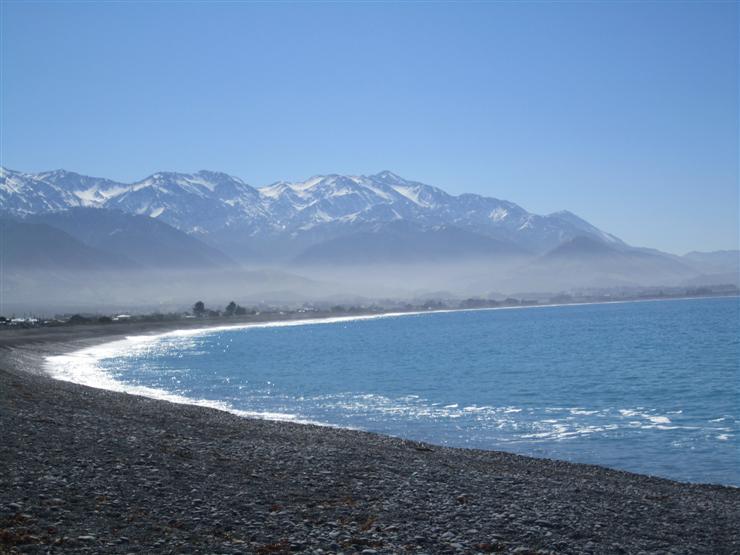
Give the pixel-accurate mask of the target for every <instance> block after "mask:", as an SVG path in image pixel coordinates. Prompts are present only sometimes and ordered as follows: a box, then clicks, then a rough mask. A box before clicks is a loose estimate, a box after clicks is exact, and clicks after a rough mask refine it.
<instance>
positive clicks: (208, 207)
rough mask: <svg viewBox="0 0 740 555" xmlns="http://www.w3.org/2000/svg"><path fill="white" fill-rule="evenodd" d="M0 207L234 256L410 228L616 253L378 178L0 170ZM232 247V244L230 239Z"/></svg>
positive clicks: (550, 223)
mask: <svg viewBox="0 0 740 555" xmlns="http://www.w3.org/2000/svg"><path fill="white" fill-rule="evenodd" d="M0 207H2V210H3V211H5V212H7V213H10V214H12V215H15V216H27V215H30V214H39V213H43V212H54V211H61V210H67V209H70V208H75V207H93V208H107V209H116V210H121V211H123V212H127V213H130V214H136V215H145V216H149V217H151V218H157V219H160V220H162V221H164V222H166V223H168V224H170V225H172V226H173V227H175V228H177V229H179V230H181V231H184V232H186V233H189V234H193V235H196V236H200V237H202V238H207V241H208V242H210V243H211V244H212V245H214V246H217V247H218V243H219V240H218V237H219V234H230V235H238V236H239V237H241V238H242V240H241V241H237V242H236V244H235V245H234V247H233V249H234V252H228V251H227V254H229V255H232V256H234V255H235V254H236V255H237V257H238V251H239V250H240V249H243V250H244V251H246V252H252V251H253V248H252V247H253V245H252V243H254V242H255V241H260V240H265V239H267V240H270V239H274V238H278V237H281V236H283V237H286V236H287V237H293V238H296V237H299V236H304V238H305V237H308V236H310V237H311V238H310V239H307V242H308V243H310V244H318V243H320V242H323V241H327V240H332V239H336V238H337V237H339V236H342V235H346V234H348V233H353V232H357V231H358V229H359V227H361V226H363V225H366V224H388V223H390V222H394V221H400V220H405V221H410V222H413V223H414V224H416V225H419V226H422V227H425V228H428V229H434V228H435V227H439V226H442V225H446V226H454V227H456V228H460V229H463V230H465V231H468V232H473V233H476V234H479V235H484V236H487V237H490V238H493V239H496V240H498V241H503V242H510V243H513V244H515V245H516V246H518V247H519V248H523V249H525V250H528V251H531V252H535V253H544V252H547V251H548V250H551V249H552V248H554V247H556V246H557V245H559V244H561V243H562V242H564V241H567V240H569V239H572V238H574V237H576V236H580V235H587V236H594V237H597V238H598V239H599V240H601V241H605V242H608V243H613V244H616V245H623V246H626V244H625V243H624V242H623V241H622V240H621V239H619V238H617V237H615V236H614V235H612V234H609V233H607V232H605V231H602V230H600V229H599V228H597V227H596V226H594V225H592V224H590V223H589V222H586V221H585V220H583V219H582V218H580V217H578V216H576V215H575V214H572V213H571V212H567V211H561V212H555V213H552V214H549V215H538V214H534V213H531V212H528V211H527V210H525V209H524V208H522V207H521V206H519V205H517V204H515V203H513V202H510V201H506V200H501V199H498V198H494V197H486V196H482V195H477V194H473V193H464V194H460V195H457V196H456V195H451V194H449V193H447V192H445V191H443V190H442V189H440V188H437V187H434V186H432V185H427V184H424V183H421V182H418V181H413V180H407V179H404V178H402V177H400V176H398V175H397V174H395V173H393V172H391V171H389V170H383V171H381V172H379V173H377V174H374V175H340V174H327V175H316V176H313V177H311V178H309V179H307V180H304V181H293V182H289V181H278V182H275V183H273V184H271V185H267V186H265V187H260V188H255V187H252V186H250V185H248V184H247V183H246V182H245V181H243V180H242V179H240V178H238V177H234V176H231V175H228V174H225V173H221V172H215V171H209V170H200V171H198V172H196V173H190V174H189V173H179V172H157V173H154V174H152V175H150V176H148V177H146V178H144V179H141V180H139V181H135V182H133V183H121V182H116V181H113V180H110V179H107V178H101V177H91V176H85V175H82V174H79V173H75V172H70V171H67V170H54V171H50V172H39V173H23V172H17V171H13V170H9V169H7V168H0ZM231 239H233V237H231Z"/></svg>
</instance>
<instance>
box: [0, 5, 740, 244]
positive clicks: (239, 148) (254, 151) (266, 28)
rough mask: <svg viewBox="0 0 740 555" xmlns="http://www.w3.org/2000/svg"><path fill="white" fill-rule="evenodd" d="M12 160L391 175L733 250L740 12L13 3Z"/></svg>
mask: <svg viewBox="0 0 740 555" xmlns="http://www.w3.org/2000/svg"><path fill="white" fill-rule="evenodd" d="M0 92H1V94H2V97H1V98H0V100H1V102H0V109H1V114H0V115H1V116H2V129H1V135H2V149H1V153H0V154H1V158H2V160H0V162H1V163H2V164H3V165H4V166H7V167H9V168H12V169H18V170H23V171H39V170H47V169H55V168H66V169H70V170H74V171H78V172H81V173H86V174H91V175H100V176H106V177H111V178H114V179H118V180H124V181H133V180H136V179H140V178H142V177H144V176H146V175H148V174H150V173H152V172H154V171H157V170H176V171H192V170H198V169H203V168H207V169H214V170H222V171H225V172H228V173H231V174H235V175H238V176H240V177H242V178H243V179H245V180H246V181H247V182H248V183H250V184H252V185H255V186H262V185H265V184H268V183H270V182H273V181H275V180H278V179H302V178H306V177H309V176H311V175H314V174H319V173H329V172H338V173H353V174H354V173H375V172H377V171H380V170H383V169H390V170H392V171H395V172H396V173H398V174H400V175H402V176H404V177H407V178H412V179H417V180H420V181H424V182H426V183H430V184H433V185H438V186H440V187H442V188H444V189H446V190H447V191H449V192H452V193H462V192H476V193H481V194H485V195H491V196H496V197H499V198H504V199H507V200H511V201H514V202H517V203H519V204H521V205H522V206H524V207H525V208H527V209H529V210H532V211H534V212H538V213H549V212H552V211H555V210H560V209H569V210H572V211H573V212H576V213H577V214H579V215H581V216H582V217H584V218H586V219H588V220H589V221H591V222H592V223H594V224H595V225H597V226H599V227H601V228H603V229H605V230H607V231H609V232H612V233H615V234H616V235H618V236H620V237H622V238H623V239H625V240H626V241H628V242H630V243H633V244H636V245H646V246H651V247H657V248H661V249H664V250H668V251H671V252H679V253H683V252H685V251H688V250H692V249H701V250H713V249H720V248H737V246H738V4H736V3H734V2H724V3H711V2H685V3H682V2H653V3H650V2H647V3H643V2H614V3H606V2H598V3H597V2H594V3H589V2H579V3H572V4H568V3H562V2H553V3H513V2H512V3H472V4H462V3H446V4H445V3H434V4H426V3H413V4H392V3H367V4H359V5H358V4H346V3H310V4H291V3H280V4H268V3H249V4H248V3H223V4H213V3H164V2H163V3H126V2H118V3H74V2H48V3H47V2H8V1H3V2H2V87H1V90H0Z"/></svg>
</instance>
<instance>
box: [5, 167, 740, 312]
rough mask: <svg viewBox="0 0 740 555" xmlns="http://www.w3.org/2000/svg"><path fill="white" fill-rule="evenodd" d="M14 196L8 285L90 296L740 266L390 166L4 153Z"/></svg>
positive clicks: (451, 290)
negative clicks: (103, 163)
mask: <svg viewBox="0 0 740 555" xmlns="http://www.w3.org/2000/svg"><path fill="white" fill-rule="evenodd" d="M0 212H1V213H2V217H3V232H4V237H3V241H4V247H3V249H4V276H5V279H4V280H3V281H4V284H3V287H4V289H7V290H8V291H10V292H11V293H12V294H13V295H16V297H17V298H20V297H24V296H30V297H34V298H36V299H40V298H46V297H48V296H49V295H48V294H44V295H39V294H38V293H39V292H40V291H44V292H53V295H56V296H57V297H58V296H59V295H62V296H63V295H64V291H65V290H66V289H65V288H66V287H68V286H69V285H70V284H74V283H77V284H79V285H80V286H82V285H83V284H84V287H80V288H79V289H80V290H83V289H84V291H85V294H86V295H88V294H89V292H90V291H91V290H92V291H98V292H97V293H93V294H92V296H91V297H90V299H89V300H90V302H103V300H104V299H105V298H106V297H108V298H113V297H116V298H117V297H119V296H121V295H123V296H130V298H134V299H136V300H137V302H141V303H145V302H146V300H145V297H146V295H147V294H148V295H151V296H154V297H162V294H161V292H158V291H159V284H160V283H161V282H166V283H167V284H168V286H167V287H166V290H167V294H166V295H165V297H166V298H167V300H168V301H169V302H173V303H176V302H178V300H179V299H180V298H181V297H182V298H183V299H185V298H189V296H193V295H195V296H197V294H196V293H195V291H197V290H198V288H200V289H201V290H203V291H206V290H209V289H210V290H212V291H213V293H214V294H219V293H220V294H222V295H226V296H234V297H237V296H238V295H239V294H240V293H242V292H243V294H244V295H245V296H247V297H250V296H251V298H258V297H260V296H262V297H264V296H265V295H267V296H270V295H272V296H273V297H274V298H278V297H280V296H282V297H283V298H285V299H289V298H290V299H299V298H328V297H331V296H332V295H363V296H368V297H377V296H394V295H395V296H403V295H412V294H413V295H419V294H422V295H423V294H433V293H438V294H441V293H444V294H452V295H489V294H495V293H511V292H523V291H524V292H526V291H561V290H568V289H573V288H584V287H587V288H597V287H631V286H645V285H666V286H667V285H677V284H687V283H693V284H697V285H701V284H702V283H706V284H717V283H737V273H738V255H737V251H726V252H724V253H689V254H688V255H686V256H683V257H680V256H675V255H672V254H668V253H663V252H659V251H656V250H651V249H646V248H637V247H634V246H630V245H627V244H626V243H625V242H624V241H622V240H621V239H619V238H618V237H615V236H614V235H612V234H610V233H608V232H607V231H604V230H601V229H599V228H598V227H596V226H595V225H593V224H591V223H589V222H586V221H585V220H583V219H581V218H579V217H578V216H577V215H575V214H573V213H571V212H568V211H562V212H556V213H553V214H549V215H537V214H533V213H530V212H528V211H527V210H525V209H524V208H522V207H520V206H518V205H517V204H515V203H513V202H510V201H508V200H500V199H496V198H491V197H484V196H480V195H475V194H462V195H458V196H454V195H450V194H448V193H446V192H444V191H443V190H441V189H439V188H436V187H433V186H430V185H426V184H423V183H419V182H416V181H411V180H407V179H404V178H402V177H400V176H398V175H396V174H394V173H392V172H389V171H383V172H380V173H377V174H374V175H368V176H345V175H333V174H332V175H324V176H314V177H312V178H310V179H307V180H305V181H300V182H284V181H281V182H277V183H274V184H272V185H270V186H267V187H262V188H254V187H251V186H250V185H248V184H247V183H245V182H244V181H242V180H241V179H239V178H236V177H233V176H230V175H227V174H224V173H219V172H212V171H200V172H197V173H194V174H185V173H174V172H161V173H156V174H154V175H151V176H149V177H147V178H145V179H142V180H140V181H137V182H135V183H119V182H115V181H113V180H109V179H105V178H97V177H90V176H84V175H80V174H77V173H73V172H69V171H65V170H56V171H50V172H42V173H35V174H32V173H23V172H18V171H13V170H9V169H4V168H3V169H0ZM101 276H104V278H101ZM165 276H167V277H165ZM172 276H174V277H172ZM298 276H301V277H298ZM101 284H105V286H104V287H103V286H102V285H101ZM34 290H36V293H34ZM229 290H230V291H229ZM19 296H20V297H19ZM7 297H8V294H7V293H6V298H7Z"/></svg>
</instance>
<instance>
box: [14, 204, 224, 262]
mask: <svg viewBox="0 0 740 555" xmlns="http://www.w3.org/2000/svg"><path fill="white" fill-rule="evenodd" d="M26 221H28V222H35V223H44V224H47V225H50V226H53V227H54V228H56V229H61V230H63V231H64V232H66V233H68V234H69V235H71V236H72V237H74V238H76V239H77V240H79V241H81V242H83V243H84V244H86V245H88V246H91V247H94V248H95V249H98V250H100V251H103V252H107V253H110V254H113V255H117V256H119V257H122V258H125V259H128V260H132V261H134V262H135V263H136V264H137V265H139V266H141V267H143V268H156V269H195V268H224V267H229V266H232V265H233V264H234V262H233V261H232V260H231V259H229V258H228V257H227V256H226V255H225V254H223V253H222V252H220V251H219V250H217V249H215V248H213V247H211V246H208V245H206V244H204V243H203V242H201V241H199V240H197V239H196V238H194V237H192V236H190V235H187V234H185V233H183V232H182V231H179V230H177V229H175V228H173V227H171V226H169V225H167V224H165V223H164V222H161V221H158V220H156V219H154V218H150V217H146V216H137V215H132V214H125V213H123V212H120V211H118V210H106V209H99V208H72V209H70V210H66V211H63V212H50V213H44V214H38V215H33V216H29V217H27V218H26Z"/></svg>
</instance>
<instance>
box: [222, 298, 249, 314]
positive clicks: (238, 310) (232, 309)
mask: <svg viewBox="0 0 740 555" xmlns="http://www.w3.org/2000/svg"><path fill="white" fill-rule="evenodd" d="M245 314H247V309H246V308H244V307H243V306H241V305H238V304H236V303H235V302H234V301H231V302H230V303H229V304H227V305H226V308H224V315H225V316H244V315H245Z"/></svg>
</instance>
